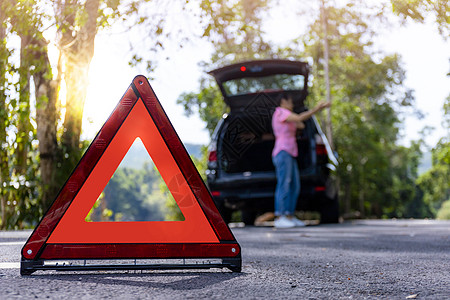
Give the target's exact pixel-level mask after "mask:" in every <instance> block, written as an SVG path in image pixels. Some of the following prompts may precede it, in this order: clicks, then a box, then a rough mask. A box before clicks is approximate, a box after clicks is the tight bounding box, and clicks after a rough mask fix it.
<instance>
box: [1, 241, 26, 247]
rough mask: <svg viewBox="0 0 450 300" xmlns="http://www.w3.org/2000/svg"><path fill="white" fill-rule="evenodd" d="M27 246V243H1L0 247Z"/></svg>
mask: <svg viewBox="0 0 450 300" xmlns="http://www.w3.org/2000/svg"><path fill="white" fill-rule="evenodd" d="M17 245H25V242H0V246H17Z"/></svg>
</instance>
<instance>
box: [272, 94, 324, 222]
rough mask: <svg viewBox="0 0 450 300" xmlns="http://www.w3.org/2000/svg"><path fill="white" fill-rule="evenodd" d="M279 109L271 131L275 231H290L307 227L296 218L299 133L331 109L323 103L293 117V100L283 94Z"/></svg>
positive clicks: (298, 187)
mask: <svg viewBox="0 0 450 300" xmlns="http://www.w3.org/2000/svg"><path fill="white" fill-rule="evenodd" d="M279 103H280V106H278V107H277V108H276V109H275V112H274V114H273V116H272V128H273V133H274V135H275V147H274V148H273V151H272V161H273V164H274V165H275V171H276V175H277V187H276V190H275V217H276V219H275V223H274V225H275V227H276V228H291V227H295V226H305V224H304V223H303V222H302V221H300V220H299V219H297V218H296V217H295V215H294V213H295V208H296V206H297V199H298V196H299V194H300V173H299V170H298V165H297V156H298V146H297V138H296V132H297V129H303V128H304V127H305V125H304V124H303V121H306V120H307V119H309V118H310V117H311V116H312V115H314V114H315V113H316V112H319V111H321V110H322V109H324V108H327V107H330V103H329V102H327V103H325V102H321V103H319V104H318V105H317V106H316V107H314V108H313V109H311V110H308V111H305V112H302V113H300V114H297V113H294V112H293V111H292V110H293V109H294V102H293V100H292V97H291V96H289V95H287V94H285V93H283V94H281V95H280V97H279Z"/></svg>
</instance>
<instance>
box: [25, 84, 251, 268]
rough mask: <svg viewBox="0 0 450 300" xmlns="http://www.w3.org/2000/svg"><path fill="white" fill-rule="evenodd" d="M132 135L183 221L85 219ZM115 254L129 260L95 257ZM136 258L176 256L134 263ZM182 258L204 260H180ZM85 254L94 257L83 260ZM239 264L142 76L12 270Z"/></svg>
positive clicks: (230, 239)
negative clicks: (165, 188)
mask: <svg viewBox="0 0 450 300" xmlns="http://www.w3.org/2000/svg"><path fill="white" fill-rule="evenodd" d="M136 138H140V139H141V140H142V142H143V144H144V146H145V148H146V150H147V151H148V153H149V155H150V157H151V158H152V159H153V162H154V163H155V165H156V167H157V168H158V170H159V172H160V174H161V176H162V178H163V180H164V182H165V183H166V185H167V187H168V188H169V191H170V192H171V194H172V196H173V198H174V200H175V201H176V203H177V205H178V207H179V208H180V210H181V212H182V214H183V215H184V217H185V220H184V221H144V222H86V221H85V218H86V215H87V214H88V213H89V211H90V209H91V208H92V206H93V205H94V203H95V201H96V200H97V199H98V197H99V196H100V194H101V192H102V191H103V189H104V188H105V186H106V185H107V183H108V181H109V180H110V178H111V176H112V175H113V174H114V172H115V171H116V169H117V167H118V166H119V164H120V162H121V161H122V159H123V158H124V156H125V155H126V153H127V152H128V150H129V149H130V147H131V145H132V144H133V142H134V141H135V139H136ZM121 259H122V260H130V259H131V260H134V263H133V264H126V263H125V262H121V263H120V264H108V263H106V264H105V263H103V262H105V261H108V260H121ZM137 259H139V260H145V261H148V260H151V261H152V260H154V259H157V260H161V259H164V260H169V261H174V260H175V261H179V260H182V261H183V263H177V264H173V263H169V264H167V263H166V264H149V263H144V264H142V263H140V264H138V263H137V262H136V261H137ZM185 259H203V260H205V259H207V260H209V261H208V262H207V263H205V262H200V263H199V262H198V261H197V262H196V263H186V262H185ZM210 259H215V260H216V261H217V260H218V261H219V262H215V263H212V262H211V260H210ZM88 260H89V262H92V261H101V262H102V263H100V264H99V263H94V264H91V263H89V264H87V263H86V262H87V261H88ZM60 261H70V262H68V263H60ZM76 261H83V264H75V262H76ZM241 265H242V260H241V249H240V246H239V244H238V243H237V241H236V239H235V238H234V236H233V234H232V232H231V231H230V229H229V228H228V226H227V224H226V223H225V222H224V220H223V219H222V217H221V215H220V213H219V211H218V210H217V208H216V206H215V204H214V202H213V200H212V197H211V194H210V193H209V191H208V189H207V187H206V186H205V184H204V182H203V180H202V179H201V177H200V175H199V173H198V171H197V169H196V168H195V166H194V164H193V162H192V160H191V159H190V157H189V155H188V153H187V151H186V149H185V148H184V146H183V144H182V142H181V140H180V139H179V137H178V135H177V134H176V132H175V129H174V128H173V126H172V124H171V123H170V121H169V119H168V117H167V115H166V113H165V112H164V110H163V108H162V106H161V104H160V103H159V101H158V99H157V98H156V95H155V93H154V92H153V90H152V88H151V86H150V84H149V82H148V81H147V79H146V78H145V77H144V76H137V77H135V78H134V79H133V82H132V83H131V85H130V87H129V88H128V90H127V91H126V93H125V95H124V96H123V97H122V99H121V100H120V102H119V104H118V105H117V106H116V108H115V109H114V111H113V112H112V114H111V115H110V117H109V118H108V120H107V121H106V123H105V124H104V125H103V127H102V128H101V130H100V131H99V133H98V134H97V136H96V137H95V139H94V140H93V142H92V143H91V145H90V146H89V148H88V150H87V151H86V153H85V154H84V155H83V157H82V158H81V160H80V161H79V163H78V165H77V167H76V168H75V170H74V171H73V172H72V174H71V175H70V177H69V179H68V180H67V181H66V183H65V184H64V186H63V187H62V189H61V190H60V192H59V194H58V196H57V197H56V199H55V201H54V202H53V204H52V205H51V206H50V208H49V210H48V211H47V212H46V214H45V215H44V217H43V218H42V219H41V221H40V222H39V224H38V226H37V227H36V228H35V230H34V231H33V233H32V234H31V236H30V237H29V238H28V240H27V242H26V244H25V245H24V247H23V248H22V260H21V268H20V273H21V274H22V275H30V274H31V273H33V272H35V271H37V270H65V271H77V270H122V269H126V270H129V269H132V270H143V269H196V268H223V267H226V268H229V269H230V270H232V271H234V272H240V271H241Z"/></svg>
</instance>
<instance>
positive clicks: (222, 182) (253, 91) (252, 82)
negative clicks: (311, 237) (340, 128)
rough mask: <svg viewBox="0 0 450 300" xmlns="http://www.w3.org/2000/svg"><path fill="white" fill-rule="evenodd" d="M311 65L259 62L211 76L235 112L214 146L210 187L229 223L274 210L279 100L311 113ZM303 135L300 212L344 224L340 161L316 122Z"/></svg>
mask: <svg viewBox="0 0 450 300" xmlns="http://www.w3.org/2000/svg"><path fill="white" fill-rule="evenodd" d="M308 73H309V67H308V64H306V63H304V62H298V61H291V60H259V61H247V62H242V63H238V64H233V65H229V66H226V67H223V68H220V69H217V70H214V71H211V72H209V74H211V75H212V76H214V78H215V79H216V81H217V83H218V85H219V87H220V90H221V92H222V94H223V98H224V101H225V102H226V104H227V105H228V106H229V107H230V110H229V113H228V114H226V115H224V116H223V119H222V120H221V121H220V122H219V123H218V124H217V127H216V129H215V132H214V134H213V136H212V141H211V144H210V146H209V158H208V169H207V182H208V186H209V188H210V191H211V194H212V196H213V198H214V201H215V203H216V205H217V207H218V209H219V210H220V212H221V213H222V216H223V217H224V219H225V221H227V222H229V221H230V219H231V214H232V212H233V211H236V210H241V212H242V219H243V221H244V223H245V224H253V223H254V221H255V218H256V217H257V215H258V214H260V213H264V212H268V211H273V209H274V194H275V186H276V175H275V168H274V166H273V164H272V157H271V154H272V149H273V147H274V142H275V137H274V135H273V131H272V124H271V120H272V114H273V112H274V110H275V108H276V107H277V106H278V103H277V100H276V99H277V97H278V96H279V95H280V93H282V92H285V93H288V94H289V95H291V96H292V98H293V99H294V111H295V112H297V113H300V112H302V111H305V110H307V108H306V107H305V104H304V102H305V99H306V96H307V94H308V91H307V87H308V85H307V83H308ZM305 125H306V126H305V128H304V129H303V130H301V131H298V132H297V142H298V147H299V156H298V165H299V169H300V174H301V193H300V196H299V201H298V205H297V210H303V211H319V212H320V214H321V223H336V222H338V220H339V202H338V191H337V185H336V181H335V176H334V173H335V172H334V171H335V170H336V166H337V159H336V157H335V155H334V153H333V152H332V150H331V148H330V146H329V144H328V141H327V139H326V137H325V135H324V134H323V132H322V130H321V128H320V126H319V123H318V122H317V120H316V118H314V117H312V118H310V119H309V120H307V121H306V122H305Z"/></svg>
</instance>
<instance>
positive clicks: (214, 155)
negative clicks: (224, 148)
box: [208, 151, 217, 162]
mask: <svg viewBox="0 0 450 300" xmlns="http://www.w3.org/2000/svg"><path fill="white" fill-rule="evenodd" d="M208 161H209V162H213V161H217V151H211V152H209V156H208Z"/></svg>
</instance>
